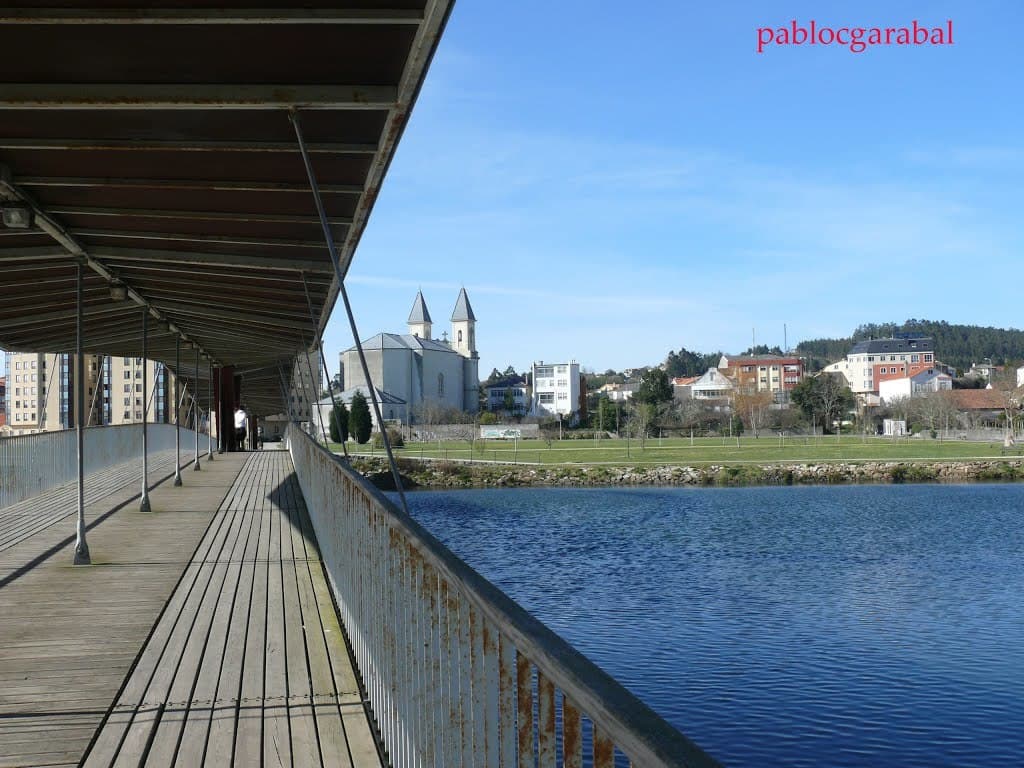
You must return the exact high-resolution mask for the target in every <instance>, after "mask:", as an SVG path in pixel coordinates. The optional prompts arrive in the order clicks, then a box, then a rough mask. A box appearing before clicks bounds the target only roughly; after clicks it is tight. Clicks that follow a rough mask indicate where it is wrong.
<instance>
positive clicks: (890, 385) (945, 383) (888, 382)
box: [878, 368, 953, 403]
mask: <svg viewBox="0 0 1024 768" xmlns="http://www.w3.org/2000/svg"><path fill="white" fill-rule="evenodd" d="M951 389H953V377H952V376H950V375H949V374H948V373H944V372H942V371H939V370H937V369H935V368H928V369H926V370H924V371H920V372H919V373H916V374H914V375H913V376H904V377H902V378H898V379H893V378H887V379H884V380H883V381H882V382H881V383H880V384H879V385H878V396H879V399H881V401H882V403H891V402H892V401H893V400H898V399H900V398H903V397H915V396H917V395H924V394H927V393H930V392H943V391H949V390H951Z"/></svg>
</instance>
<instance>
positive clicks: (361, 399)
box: [348, 392, 373, 445]
mask: <svg viewBox="0 0 1024 768" xmlns="http://www.w3.org/2000/svg"><path fill="white" fill-rule="evenodd" d="M348 431H349V433H351V435H352V437H354V438H355V441H356V442H357V443H359V444H360V445H364V444H365V443H366V442H367V441H368V440H369V439H370V433H371V432H372V431H373V419H371V418H370V406H369V405H368V404H367V402H366V397H365V396H364V395H363V393H362V392H356V393H355V394H354V395H353V396H352V407H351V408H350V409H349V413H348Z"/></svg>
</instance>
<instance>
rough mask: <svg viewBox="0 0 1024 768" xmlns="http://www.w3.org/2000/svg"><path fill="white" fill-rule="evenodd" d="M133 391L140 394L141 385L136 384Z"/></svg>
mask: <svg viewBox="0 0 1024 768" xmlns="http://www.w3.org/2000/svg"><path fill="white" fill-rule="evenodd" d="M135 391H136V392H141V391H142V385H141V384H136V385H135Z"/></svg>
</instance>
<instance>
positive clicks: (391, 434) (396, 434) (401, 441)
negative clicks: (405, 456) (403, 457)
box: [373, 427, 405, 448]
mask: <svg viewBox="0 0 1024 768" xmlns="http://www.w3.org/2000/svg"><path fill="white" fill-rule="evenodd" d="M388 440H389V441H390V442H391V447H392V448H404V447H405V438H404V437H403V436H402V432H401V430H398V429H395V428H394V427H388ZM373 447H374V448H383V447H384V437H383V436H382V435H381V433H380V432H374V433H373Z"/></svg>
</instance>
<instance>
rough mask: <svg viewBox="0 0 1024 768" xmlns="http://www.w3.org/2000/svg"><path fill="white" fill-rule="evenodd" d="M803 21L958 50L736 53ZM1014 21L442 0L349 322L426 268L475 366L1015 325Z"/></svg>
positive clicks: (392, 323) (386, 301)
mask: <svg viewBox="0 0 1024 768" xmlns="http://www.w3.org/2000/svg"><path fill="white" fill-rule="evenodd" d="M826 5H827V6H828V7H831V8H832V10H824V9H823V6H826ZM812 18H813V19H815V20H816V21H817V23H818V24H819V25H823V24H827V25H831V26H834V27H839V26H843V25H851V26H871V25H879V26H883V27H884V26H899V25H903V24H909V23H910V21H911V20H912V19H915V18H916V19H918V20H919V21H920V22H921V23H922V24H926V25H929V26H930V25H939V24H945V22H946V20H947V19H952V20H953V23H954V30H955V37H954V40H955V44H954V45H953V46H947V47H942V48H931V47H920V48H916V47H909V48H900V47H893V48H889V49H886V48H874V49H869V50H868V51H866V52H865V53H861V54H852V53H850V52H849V51H848V50H846V49H844V48H842V47H838V46H830V47H823V46H817V47H815V48H811V47H809V46H807V45H804V46H801V47H790V48H772V49H770V50H768V51H766V52H765V53H763V54H760V55H758V54H757V53H756V39H757V28H758V27H760V26H780V25H784V24H788V23H789V22H790V21H791V20H792V19H797V20H798V21H800V22H806V21H809V20H810V19H812ZM1022 34H1024V4H1022V3H1020V2H1017V1H1016V0H1014V1H1012V2H1011V1H1009V0H1007V1H1006V2H1000V1H998V0H977V1H976V2H941V1H933V2H927V3H926V2H916V3H910V2H894V1H892V0H889V1H888V2H858V3H852V2H847V3H831V4H824V3H820V2H817V3H814V2H773V3H764V2H736V1H734V2H729V3H722V4H710V3H697V2H690V1H687V2H678V0H676V1H675V2H647V3H610V2H603V1H601V2H596V1H593V0H592V1H591V2H576V1H575V0H559V1H558V2H534V1H532V0H521V1H517V2H515V3H495V2H486V1H485V0H460V1H459V2H458V3H457V4H456V8H455V11H454V13H453V15H452V18H451V21H450V23H449V25H448V28H447V31H446V33H445V36H444V38H443V40H442V42H441V45H440V48H439V50H438V52H437V55H436V57H435V59H434V62H433V65H432V67H431V70H430V72H429V74H428V77H427V82H426V85H425V87H424V89H423V91H422V93H421V96H420V99H419V102H418V104H417V106H416V109H415V111H414V113H413V116H412V119H411V121H410V124H409V127H408V129H407V131H406V133H405V136H404V138H403V140H402V142H401V145H400V147H399V149H398V152H397V155H396V158H395V161H394V163H393V165H392V167H391V171H390V173H389V176H388V178H387V180H386V183H385V185H384V190H383V193H382V194H381V196H380V197H379V199H378V202H377V205H376V208H375V210H374V213H373V216H372V217H371V220H370V224H369V226H368V228H367V231H366V233H365V236H364V237H363V240H362V243H361V245H360V248H359V250H358V252H357V254H356V259H355V261H354V263H353V266H352V269H351V271H350V273H349V278H348V286H349V292H350V296H351V299H352V302H353V306H354V308H355V311H356V316H357V319H358V322H359V324H360V332H361V335H362V336H363V337H364V338H365V337H368V336H370V335H372V334H373V333H375V332H378V331H381V330H388V331H398V332H404V330H405V319H406V316H407V314H408V311H409V309H410V307H411V305H412V300H413V297H414V296H415V293H416V289H417V287H419V286H422V288H423V292H424V295H425V297H426V299H427V304H428V307H429V309H430V312H431V314H432V315H433V318H434V321H435V327H434V331H435V335H440V332H441V331H442V330H444V329H445V328H447V327H448V322H447V319H448V317H449V316H450V313H451V310H452V307H453V305H454V302H455V298H456V295H457V293H458V289H459V287H460V286H461V285H465V286H466V288H467V290H468V291H469V294H470V298H471V300H472V303H473V307H474V309H475V311H476V314H477V317H478V319H479V323H478V328H477V338H478V346H479V349H480V356H481V373H482V374H484V375H486V373H487V372H488V371H490V369H491V368H492V367H498V368H504V367H505V366H507V365H509V364H512V365H514V366H516V367H517V368H518V369H524V368H526V367H528V366H529V364H530V362H531V361H532V360H535V359H544V360H556V359H557V360H563V359H567V358H575V359H577V360H579V361H580V362H581V363H583V364H584V365H586V366H589V367H592V368H594V369H597V370H604V369H605V368H609V367H611V368H616V369H618V368H622V367H626V366H637V365H643V364H651V363H657V362H659V361H661V360H663V359H664V356H665V354H666V353H667V352H668V350H670V349H679V348H680V347H682V346H685V347H687V348H688V349H693V350H701V351H712V350H716V349H723V350H726V351H738V350H741V349H743V348H745V347H747V346H749V344H750V340H751V334H752V330H756V339H757V342H758V343H768V344H780V345H781V344H782V340H783V324H786V325H787V326H788V331H789V341H790V344H791V345H792V344H795V343H796V342H797V341H799V340H800V339H803V338H814V337H820V336H841V335H846V334H848V333H849V332H850V331H852V330H853V328H854V327H855V326H856V325H858V324H860V323H863V322H883V321H889V320H895V321H900V320H904V319H906V318H910V317H918V318H929V319H944V320H948V321H950V322H963V323H977V324H982V325H995V326H1001V327H1020V326H1021V325H1022V322H1021V313H1020V308H1021V306H1022V302H1021V301H1020V299H1019V294H1020V292H1021V286H1020V283H1021V281H1020V279H1019V274H1020V273H1019V268H1020V266H1019V265H1020V264H1021V259H1020V254H1021V253H1022V251H1024V225H1022V222H1024V214H1022V202H1024V194H1022V192H1021V189H1022V179H1024V125H1022V122H1024V120H1022V117H1024V115H1022V112H1024V106H1022V104H1024V86H1022V82H1024V46H1022V45H1021V44H1020V39H1021V37H1022ZM327 344H328V349H329V350H338V349H343V348H345V347H348V346H349V345H350V344H351V336H350V334H349V332H348V328H347V323H345V321H344V316H343V313H342V312H341V311H340V307H339V309H338V311H336V312H335V316H334V318H332V321H331V324H330V326H329V329H328V334H327Z"/></svg>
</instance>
